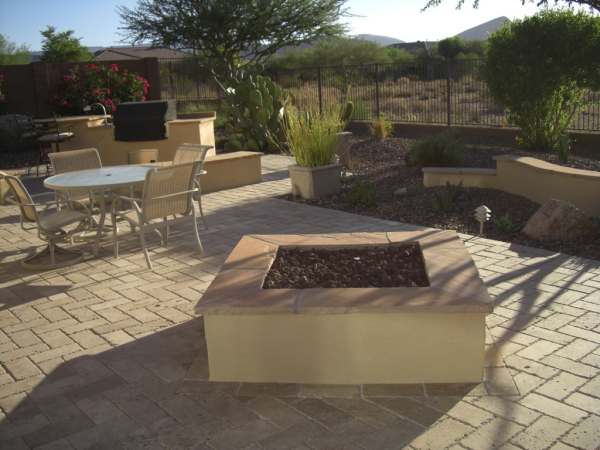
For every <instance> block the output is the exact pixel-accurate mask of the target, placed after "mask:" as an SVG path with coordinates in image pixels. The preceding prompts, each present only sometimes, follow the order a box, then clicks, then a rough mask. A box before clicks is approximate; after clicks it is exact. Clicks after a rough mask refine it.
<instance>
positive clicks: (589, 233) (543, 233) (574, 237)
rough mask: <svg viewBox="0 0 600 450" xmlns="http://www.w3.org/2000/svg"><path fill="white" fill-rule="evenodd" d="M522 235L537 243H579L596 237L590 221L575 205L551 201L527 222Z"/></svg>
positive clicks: (596, 231) (561, 201)
mask: <svg viewBox="0 0 600 450" xmlns="http://www.w3.org/2000/svg"><path fill="white" fill-rule="evenodd" d="M523 234H525V235H526V236H529V237H530V238H532V239H535V240H538V241H563V242H568V241H580V240H586V239H591V238H594V237H596V236H597V234H598V229H597V227H596V226H595V224H594V223H593V222H592V220H591V219H590V218H589V217H588V216H587V215H586V214H585V213H584V212H583V211H581V210H580V209H579V208H577V207H576V206H575V205H573V204H571V203H569V202H565V201H563V200H557V199H551V200H548V201H547V202H546V203H544V204H543V205H542V206H541V207H540V208H539V209H538V210H537V211H536V212H535V213H534V214H533V215H532V216H531V217H530V218H529V220H528V221H527V223H526V224H525V227H524V228H523Z"/></svg>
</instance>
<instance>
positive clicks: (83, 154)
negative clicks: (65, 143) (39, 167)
mask: <svg viewBox="0 0 600 450" xmlns="http://www.w3.org/2000/svg"><path fill="white" fill-rule="evenodd" d="M48 157H49V158H50V163H51V164H52V169H53V170H54V173H55V174H59V173H65V172H73V171H75V170H85V169H99V168H101V167H102V161H101V160H100V154H99V153H98V150H96V149H95V148H82V149H81V150H69V151H66V152H54V153H50V154H48Z"/></svg>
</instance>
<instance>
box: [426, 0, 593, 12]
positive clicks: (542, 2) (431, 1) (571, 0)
mask: <svg viewBox="0 0 600 450" xmlns="http://www.w3.org/2000/svg"><path fill="white" fill-rule="evenodd" d="M443 1H444V0H428V2H427V3H426V4H425V6H424V7H423V10H426V9H428V8H431V7H433V6H438V5H440V4H442V3H443ZM472 1H473V8H477V7H478V6H479V0H472ZM466 2H467V0H458V2H457V4H456V8H457V9H460V8H461V7H462V6H463V5H464V4H465V3H466ZM527 2H529V3H535V4H536V6H538V7H540V6H552V5H553V4H554V5H560V4H563V5H568V6H574V5H575V6H577V5H579V6H587V7H589V8H590V9H591V10H592V11H600V0H554V1H553V0H521V3H522V4H523V5H524V4H525V3H527Z"/></svg>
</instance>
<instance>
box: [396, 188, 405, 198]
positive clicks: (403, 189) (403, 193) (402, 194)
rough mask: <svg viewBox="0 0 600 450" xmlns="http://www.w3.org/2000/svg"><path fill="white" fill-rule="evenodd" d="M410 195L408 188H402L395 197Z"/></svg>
mask: <svg viewBox="0 0 600 450" xmlns="http://www.w3.org/2000/svg"><path fill="white" fill-rule="evenodd" d="M406 194H408V188H405V187H400V188H398V189H396V190H395V191H394V197H402V196H404V195H406Z"/></svg>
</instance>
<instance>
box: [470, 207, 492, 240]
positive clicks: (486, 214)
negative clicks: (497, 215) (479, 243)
mask: <svg viewBox="0 0 600 450" xmlns="http://www.w3.org/2000/svg"><path fill="white" fill-rule="evenodd" d="M474 216H475V220H476V221H477V222H479V235H480V236H481V235H483V224H484V223H485V222H489V221H490V219H491V218H492V210H491V209H490V208H488V207H487V206H485V205H481V206H479V207H477V208H476V209H475V214H474Z"/></svg>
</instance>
